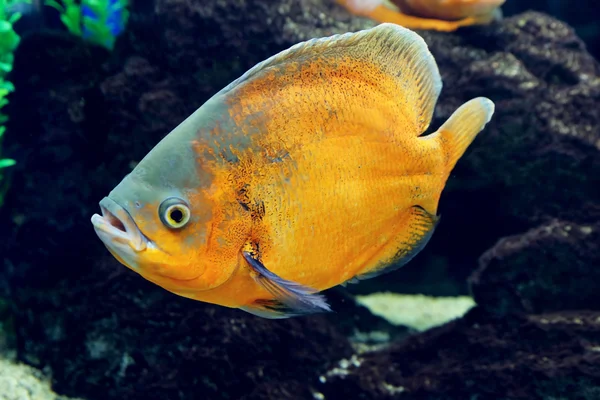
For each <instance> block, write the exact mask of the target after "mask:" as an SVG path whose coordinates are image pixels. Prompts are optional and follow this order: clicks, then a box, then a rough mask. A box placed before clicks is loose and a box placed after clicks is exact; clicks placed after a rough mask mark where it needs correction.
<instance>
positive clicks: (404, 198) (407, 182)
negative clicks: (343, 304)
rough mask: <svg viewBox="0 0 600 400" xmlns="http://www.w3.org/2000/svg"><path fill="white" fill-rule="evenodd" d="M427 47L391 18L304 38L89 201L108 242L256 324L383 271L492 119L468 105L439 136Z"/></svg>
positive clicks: (427, 216)
mask: <svg viewBox="0 0 600 400" xmlns="http://www.w3.org/2000/svg"><path fill="white" fill-rule="evenodd" d="M441 86H442V84H441V78H440V76H439V72H438V69H437V66H436V63H435V61H434V59H433V57H432V55H431V54H430V53H429V51H428V49H427V46H426V44H425V42H424V41H423V40H422V39H421V38H420V37H419V36H418V35H417V34H416V33H414V32H412V31H410V30H407V29H404V28H401V27H399V26H397V25H394V24H382V25H379V26H377V27H375V28H372V29H368V30H364V31H359V32H355V33H347V34H344V35H335V36H332V37H328V38H320V39H313V40H310V41H307V42H303V43H299V44H297V45H295V46H293V47H291V48H290V49H288V50H285V51H283V52H281V53H279V54H277V55H275V56H273V57H271V58H269V59H267V60H266V61H264V62H262V63H260V64H258V65H256V66H255V67H254V68H252V69H251V70H249V71H248V72H247V73H246V74H244V75H243V76H242V77H240V78H238V79H237V80H235V81H234V82H232V83H231V84H230V85H228V86H227V87H225V88H224V89H223V90H221V91H220V92H219V93H217V94H216V95H215V96H213V97H212V98H211V99H210V100H208V101H207V102H206V103H205V104H204V105H202V106H201V107H200V108H199V109H198V110H197V111H196V112H195V113H193V114H192V115H191V116H190V117H188V118H187V119H186V120H185V121H184V122H182V123H181V124H180V125H179V126H178V127H177V128H175V129H174V130H173V131H172V132H171V133H170V134H168V135H167V136H166V137H165V138H164V139H163V140H162V141H161V142H160V143H159V144H158V145H157V146H156V147H155V148H154V149H152V150H151V151H150V153H149V154H148V155H147V156H146V157H145V158H144V159H143V160H142V161H141V162H140V163H139V164H138V165H137V166H136V168H135V169H134V170H133V171H132V172H131V173H130V174H129V175H128V176H127V177H125V178H124V179H123V181H122V182H121V183H120V184H119V185H117V187H116V188H115V189H114V190H113V191H112V192H111V193H110V194H109V195H108V196H107V197H106V198H104V199H103V200H102V201H101V202H100V206H101V210H102V216H100V215H97V214H96V215H94V216H93V217H92V223H93V224H94V227H95V229H96V232H97V234H98V236H99V237H100V239H101V240H102V241H103V242H104V244H105V245H106V247H107V248H108V249H109V251H110V252H111V253H112V254H113V255H114V256H115V257H116V258H117V259H118V260H119V261H120V262H121V263H123V264H124V265H126V266H127V267H129V268H131V269H132V270H134V271H136V272H138V273H139V274H140V275H142V276H143V277H144V278H146V279H148V280H150V281H152V282H154V283H156V284H158V285H160V286H162V287H163V288H165V289H167V290H169V291H171V292H173V293H176V294H178V295H181V296H184V297H188V298H192V299H195V300H200V301H204V302H209V303H214V304H219V305H223V306H227V307H233V308H241V309H243V310H245V311H248V312H251V313H253V314H256V315H259V316H262V317H267V318H283V317H289V316H294V315H302V314H309V313H314V312H321V311H328V310H329V306H328V305H327V303H326V300H325V298H324V297H323V296H322V295H321V294H319V293H318V292H320V291H322V290H324V289H327V288H331V287H333V286H336V285H339V284H343V283H345V282H347V281H353V280H356V279H365V278H369V277H371V276H376V275H379V274H381V273H385V272H388V271H391V270H393V269H395V268H397V267H399V266H401V265H403V264H405V263H406V262H408V261H409V260H410V259H411V258H412V257H414V256H415V255H416V254H417V253H418V252H419V251H420V250H421V249H422V248H423V247H424V246H425V244H426V243H427V241H428V240H429V238H430V237H431V234H432V233H433V230H434V227H435V225H436V223H437V219H438V218H437V216H436V213H437V206H438V201H439V198H440V194H441V192H442V189H443V187H444V185H445V182H446V180H447V178H448V176H449V174H450V171H451V170H452V168H453V166H454V164H455V163H456V162H457V160H458V159H459V157H460V156H461V155H462V154H463V153H464V151H465V150H466V148H467V146H468V145H469V144H470V143H471V141H472V140H473V139H474V137H475V135H476V134H477V133H478V132H479V131H481V129H483V127H484V126H485V124H486V123H487V122H488V121H489V120H490V118H491V116H492V114H493V108H494V106H493V103H492V102H491V101H490V100H488V99H485V98H477V99H473V100H471V101H469V102H467V103H466V104H464V105H463V106H462V107H460V108H459V109H458V110H457V111H456V112H455V113H454V114H453V115H452V116H451V117H450V119H449V120H448V121H447V122H446V123H445V124H444V125H442V127H441V128H440V129H439V130H438V131H437V132H435V133H433V134H431V135H427V136H421V134H422V133H423V132H424V131H425V130H426V129H427V128H428V126H429V123H430V121H431V117H432V114H433V110H434V106H435V103H436V101H437V98H438V96H439V92H440V90H441Z"/></svg>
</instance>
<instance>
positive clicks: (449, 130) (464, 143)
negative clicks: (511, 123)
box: [434, 97, 494, 172]
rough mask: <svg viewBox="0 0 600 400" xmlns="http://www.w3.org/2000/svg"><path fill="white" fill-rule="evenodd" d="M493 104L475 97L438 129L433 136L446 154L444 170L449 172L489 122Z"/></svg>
mask: <svg viewBox="0 0 600 400" xmlns="http://www.w3.org/2000/svg"><path fill="white" fill-rule="evenodd" d="M493 114H494V103H493V102H492V101H491V100H490V99H487V98H485V97H477V98H475V99H472V100H469V101H467V102H466V103H465V104H463V105H462V106H460V107H459V108H458V109H457V110H456V111H454V113H453V114H452V115H451V116H450V118H448V120H447V121H446V122H445V123H444V124H443V125H442V126H441V127H440V129H438V131H437V132H436V133H434V135H435V136H437V138H438V140H440V141H441V143H442V149H443V150H444V151H445V152H446V168H447V171H448V172H450V171H451V170H452V168H454V165H456V162H457V161H458V159H459V158H460V157H462V155H463V154H464V153H465V151H466V150H467V147H469V145H470V144H471V142H473V140H474V139H475V136H477V134H478V133H479V132H481V130H482V129H483V128H484V127H485V125H486V124H487V123H488V122H490V119H491V118H492V115H493Z"/></svg>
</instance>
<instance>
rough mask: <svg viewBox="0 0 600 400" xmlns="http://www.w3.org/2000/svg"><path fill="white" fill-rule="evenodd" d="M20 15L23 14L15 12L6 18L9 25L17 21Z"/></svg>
mask: <svg viewBox="0 0 600 400" xmlns="http://www.w3.org/2000/svg"><path fill="white" fill-rule="evenodd" d="M22 16H23V14H22V13H20V12H16V13H14V14H13V15H11V16H10V17H9V18H8V22H10V24H11V25H14V24H15V22H17V21H18V20H19V19H21V17H22Z"/></svg>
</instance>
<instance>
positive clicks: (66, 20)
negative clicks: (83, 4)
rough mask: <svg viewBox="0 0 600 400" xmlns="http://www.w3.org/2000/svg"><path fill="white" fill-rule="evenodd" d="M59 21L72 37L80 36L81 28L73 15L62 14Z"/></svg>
mask: <svg viewBox="0 0 600 400" xmlns="http://www.w3.org/2000/svg"><path fill="white" fill-rule="evenodd" d="M60 20H61V21H62V23H63V24H64V25H65V26H66V27H67V29H68V30H69V32H71V33H72V34H73V35H76V36H81V27H80V26H79V21H80V20H79V17H76V18H75V17H73V14H72V13H71V15H69V14H63V15H61V16H60Z"/></svg>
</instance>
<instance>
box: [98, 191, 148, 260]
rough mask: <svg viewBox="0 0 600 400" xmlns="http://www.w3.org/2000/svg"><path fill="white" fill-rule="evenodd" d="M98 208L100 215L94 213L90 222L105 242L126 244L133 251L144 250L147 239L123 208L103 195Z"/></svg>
mask: <svg viewBox="0 0 600 400" xmlns="http://www.w3.org/2000/svg"><path fill="white" fill-rule="evenodd" d="M100 210H101V211H102V215H98V214H94V215H93V216H92V224H93V225H94V229H95V231H96V234H97V235H98V236H99V237H100V239H101V240H102V241H103V242H104V243H105V244H107V245H109V244H110V243H113V244H114V245H117V246H118V247H121V246H123V245H127V246H129V247H130V248H131V249H132V250H134V251H135V252H141V251H144V250H146V247H147V246H148V239H146V237H145V236H144V234H143V233H142V232H141V231H140V229H139V228H138V226H137V224H136V223H135V221H134V220H133V218H132V217H131V215H130V214H129V212H127V210H125V208H123V207H122V206H121V205H120V204H118V203H117V202H116V201H114V200H113V199H111V198H109V197H105V198H103V199H102V201H100ZM119 245H120V246H119Z"/></svg>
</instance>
